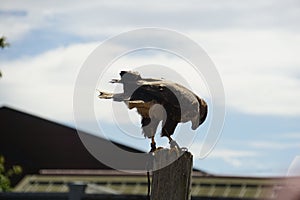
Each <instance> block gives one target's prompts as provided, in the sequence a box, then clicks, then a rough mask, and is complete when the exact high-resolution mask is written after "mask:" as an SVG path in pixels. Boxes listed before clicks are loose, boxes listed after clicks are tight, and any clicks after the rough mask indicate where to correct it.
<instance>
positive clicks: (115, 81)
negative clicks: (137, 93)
mask: <svg viewBox="0 0 300 200" xmlns="http://www.w3.org/2000/svg"><path fill="white" fill-rule="evenodd" d="M120 81H121V80H119V79H112V80H111V81H109V82H110V83H120Z"/></svg>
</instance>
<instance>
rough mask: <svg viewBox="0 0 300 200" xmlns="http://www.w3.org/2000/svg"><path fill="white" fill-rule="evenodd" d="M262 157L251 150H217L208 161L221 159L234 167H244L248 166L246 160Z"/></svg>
mask: <svg viewBox="0 0 300 200" xmlns="http://www.w3.org/2000/svg"><path fill="white" fill-rule="evenodd" d="M257 156H261V154H260V155H258V154H257V153H256V152H254V151H250V150H232V149H215V150H213V151H212V152H211V154H210V155H209V156H208V159H221V160H223V161H224V162H226V163H228V164H230V165H231V166H233V167H237V168H238V167H242V166H244V165H246V164H247V162H244V159H248V158H251V157H257Z"/></svg>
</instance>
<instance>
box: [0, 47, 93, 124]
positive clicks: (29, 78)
mask: <svg viewBox="0 0 300 200" xmlns="http://www.w3.org/2000/svg"><path fill="white" fill-rule="evenodd" d="M95 45H96V44H94V43H89V44H78V45H73V46H70V47H65V48H58V49H55V50H51V51H48V52H46V53H43V54H41V55H38V56H36V57H33V58H23V59H19V60H16V61H11V62H5V63H1V66H0V68H1V70H2V71H3V73H4V76H3V77H2V79H1V84H0V88H1V93H0V96H1V103H2V104H7V105H12V106H14V107H17V108H21V109H23V110H27V111H31V112H34V113H37V114H39V115H42V116H45V117H47V118H51V119H55V120H56V121H60V120H61V121H68V122H70V121H72V119H73V117H72V115H73V113H72V110H73V108H72V98H73V90H74V83H75V78H76V76H77V73H78V70H79V69H80V67H81V65H82V63H83V62H84V60H85V59H86V57H87V56H88V54H89V53H90V52H91V51H92V50H93V49H94V48H95Z"/></svg>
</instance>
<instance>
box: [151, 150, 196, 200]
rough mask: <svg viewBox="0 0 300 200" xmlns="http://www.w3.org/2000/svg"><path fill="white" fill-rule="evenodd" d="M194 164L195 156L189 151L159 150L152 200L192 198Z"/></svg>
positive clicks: (153, 179) (183, 199)
mask: <svg viewBox="0 0 300 200" xmlns="http://www.w3.org/2000/svg"><path fill="white" fill-rule="evenodd" d="M166 165H167V166H166ZM163 166H166V167H163ZM192 166H193V156H192V154H191V153H190V152H188V151H178V150H177V149H171V150H170V149H160V150H157V151H156V152H155V153H154V160H153V169H154V170H155V171H153V174H152V187H151V200H170V199H172V200H190V199H191V195H190V193H191V174H192V173H191V172H192ZM161 167H163V168H161ZM156 169H157V170H156Z"/></svg>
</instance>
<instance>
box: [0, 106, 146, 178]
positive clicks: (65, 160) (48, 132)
mask: <svg viewBox="0 0 300 200" xmlns="http://www.w3.org/2000/svg"><path fill="white" fill-rule="evenodd" d="M0 120H1V134H0V154H2V155H4V157H5V159H6V164H7V165H8V166H11V165H15V164H18V165H21V166H22V168H23V170H24V174H35V173H38V171H39V170H40V169H110V168H109V167H108V166H106V165H104V164H103V163H101V162H99V161H98V160H97V159H95V158H94V157H93V156H92V155H91V154H90V153H89V152H88V151H87V150H86V148H85V147H84V145H83V144H82V142H81V140H80V138H79V136H78V134H77V131H76V130H75V129H74V128H70V127H67V126H65V125H61V124H58V123H55V122H52V121H48V120H46V119H42V118H40V117H37V116H33V115H29V114H27V113H24V112H20V111H17V110H14V109H11V108H8V107H2V108H0ZM83 134H86V135H87V136H88V137H92V139H93V140H97V141H99V143H100V144H103V143H109V142H110V141H107V140H105V139H102V138H99V137H96V136H93V135H90V134H88V133H83ZM115 144H116V145H118V146H119V147H121V148H124V149H126V150H128V151H132V152H141V151H139V150H136V149H133V148H130V147H127V146H124V145H121V144H117V143H115Z"/></svg>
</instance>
